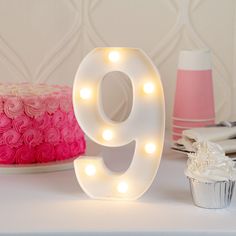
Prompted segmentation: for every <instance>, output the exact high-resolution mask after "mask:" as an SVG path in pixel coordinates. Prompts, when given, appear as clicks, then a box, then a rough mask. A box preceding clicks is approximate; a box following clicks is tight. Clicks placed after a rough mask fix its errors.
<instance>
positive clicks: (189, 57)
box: [172, 50, 215, 141]
mask: <svg viewBox="0 0 236 236" xmlns="http://www.w3.org/2000/svg"><path fill="white" fill-rule="evenodd" d="M214 123H215V109H214V95H213V84H212V71H211V60H210V51H209V50H185V51H181V52H180V55H179V64H178V71H177V84H176V91H175V101H174V109H173V126H172V138H173V141H176V140H178V139H180V138H181V137H182V132H183V130H185V129H192V128H195V127H203V126H207V125H211V124H214Z"/></svg>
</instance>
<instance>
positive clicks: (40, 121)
mask: <svg viewBox="0 0 236 236" xmlns="http://www.w3.org/2000/svg"><path fill="white" fill-rule="evenodd" d="M50 125H51V120H50V116H49V115H48V114H47V113H44V114H43V115H40V116H37V117H35V119H34V127H35V128H36V129H40V130H45V129H47V128H48V127H49V126H50Z"/></svg>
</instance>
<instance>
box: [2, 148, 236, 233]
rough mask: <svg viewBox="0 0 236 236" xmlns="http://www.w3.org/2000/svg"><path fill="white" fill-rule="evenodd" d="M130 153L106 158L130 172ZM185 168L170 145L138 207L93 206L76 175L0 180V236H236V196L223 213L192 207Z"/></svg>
mask: <svg viewBox="0 0 236 236" xmlns="http://www.w3.org/2000/svg"><path fill="white" fill-rule="evenodd" d="M89 149H90V150H93V152H95V153H97V152H98V151H99V147H96V148H93V149H91V146H90V147H89ZM132 150H133V145H132V144H131V145H129V146H125V147H123V148H118V149H112V152H111V149H105V150H102V153H103V154H104V156H105V158H104V159H105V160H106V162H107V163H108V165H109V166H110V167H112V168H113V170H121V169H124V167H126V168H127V166H128V162H129V161H130V158H128V156H131V155H132ZM108 156H110V158H108ZM185 163H186V157H185V156H184V155H182V154H177V153H174V152H172V151H171V150H170V149H169V145H166V147H165V151H164V154H163V159H162V162H161V166H160V169H159V171H158V175H157V177H156V179H155V181H154V183H153V185H152V187H151V188H150V190H149V191H148V192H147V193H146V194H145V195H144V196H143V197H142V198H141V199H140V200H138V201H135V202H112V201H96V200H90V199H89V198H88V197H87V196H86V195H85V194H84V193H83V192H82V190H81V189H80V187H79V185H78V183H77V180H76V177H75V174H74V171H73V170H67V171H61V172H53V173H40V174H21V175H16V174H15V175H3V174H2V175H0V235H6V234H11V235H12V234H13V235H14V234H15V235H19V234H22V235H25V234H28V235H31V234H32V235H33V234H37V235H110V234H111V235H127V234H130V235H133V234H134V233H136V234H137V235H205V234H207V235H217V233H218V234H219V235H236V196H234V197H233V200H232V203H231V206H230V208H227V209H223V210H208V209H201V208H198V207H196V206H194V205H193V203H192V199H191V195H190V191H189V185H188V182H187V179H186V178H185V176H184V174H183V171H184V167H185ZM98 233H100V234H98ZM105 233H106V234H105Z"/></svg>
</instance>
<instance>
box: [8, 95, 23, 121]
mask: <svg viewBox="0 0 236 236" xmlns="http://www.w3.org/2000/svg"><path fill="white" fill-rule="evenodd" d="M4 112H5V114H6V115H7V116H8V117H9V118H11V119H14V118H16V117H17V116H20V115H22V114H23V113H24V104H23V102H22V100H21V98H20V97H7V98H6V99H5V102H4Z"/></svg>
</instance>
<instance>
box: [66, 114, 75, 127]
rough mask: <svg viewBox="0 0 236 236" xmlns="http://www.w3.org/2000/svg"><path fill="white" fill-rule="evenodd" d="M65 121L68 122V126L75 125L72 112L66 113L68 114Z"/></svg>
mask: <svg viewBox="0 0 236 236" xmlns="http://www.w3.org/2000/svg"><path fill="white" fill-rule="evenodd" d="M67 120H68V123H69V125H70V126H75V125H77V120H76V118H75V114H74V111H70V112H68V114H67Z"/></svg>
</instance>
